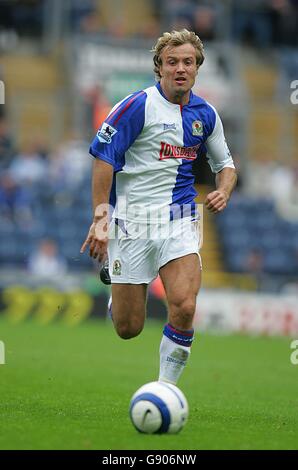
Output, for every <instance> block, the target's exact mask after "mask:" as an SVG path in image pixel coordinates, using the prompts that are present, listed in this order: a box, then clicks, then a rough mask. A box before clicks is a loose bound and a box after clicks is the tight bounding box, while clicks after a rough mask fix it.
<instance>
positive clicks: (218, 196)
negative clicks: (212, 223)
mask: <svg viewBox="0 0 298 470" xmlns="http://www.w3.org/2000/svg"><path fill="white" fill-rule="evenodd" d="M227 202H228V196H227V194H226V193H225V192H224V191H219V190H216V191H212V193H209V194H208V195H207V197H206V199H205V206H206V208H207V209H208V211H210V212H212V213H213V214H217V213H218V212H221V211H223V210H224V209H225V208H226V207H227Z"/></svg>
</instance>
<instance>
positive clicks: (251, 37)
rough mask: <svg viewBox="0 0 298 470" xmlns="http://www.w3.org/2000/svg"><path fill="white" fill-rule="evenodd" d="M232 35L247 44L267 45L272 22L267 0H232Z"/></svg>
mask: <svg viewBox="0 0 298 470" xmlns="http://www.w3.org/2000/svg"><path fill="white" fill-rule="evenodd" d="M232 36H233V39H234V40H236V41H241V42H243V43H244V44H247V45H249V46H254V47H258V48H264V47H269V46H270V45H271V43H272V22H271V17H270V5H269V2H268V0H249V1H247V0H233V1H232Z"/></svg>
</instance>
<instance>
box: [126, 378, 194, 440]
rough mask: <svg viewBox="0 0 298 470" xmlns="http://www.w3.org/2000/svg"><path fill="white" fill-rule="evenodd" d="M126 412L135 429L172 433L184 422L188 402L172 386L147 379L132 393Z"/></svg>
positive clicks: (179, 391) (151, 432)
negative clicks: (148, 381)
mask: <svg viewBox="0 0 298 470" xmlns="http://www.w3.org/2000/svg"><path fill="white" fill-rule="evenodd" d="M129 414H130V419H131V421H132V423H133V425H134V427H135V428H136V429H137V430H138V431H139V432H142V433H147V434H164V433H169V434H175V433H177V432H179V431H181V429H182V428H183V426H184V425H185V423H186V420H187V418H188V403H187V400H186V398H185V396H184V394H183V393H182V392H181V390H180V389H179V388H178V387H177V386H176V385H172V384H170V383H165V382H150V383H147V384H145V385H143V386H142V387H141V388H139V389H138V390H137V391H136V392H135V394H134V395H133V396H132V398H131V401H130V406H129Z"/></svg>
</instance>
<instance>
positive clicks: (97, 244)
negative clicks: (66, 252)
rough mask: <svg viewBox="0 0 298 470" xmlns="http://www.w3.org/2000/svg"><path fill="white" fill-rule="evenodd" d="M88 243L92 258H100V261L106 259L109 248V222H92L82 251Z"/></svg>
mask: <svg viewBox="0 0 298 470" xmlns="http://www.w3.org/2000/svg"><path fill="white" fill-rule="evenodd" d="M88 245H89V255H90V256H91V258H94V259H96V258H98V261H104V260H105V258H106V257H107V249H108V236H107V224H104V225H103V224H101V223H100V222H93V223H92V225H91V227H90V229H89V233H88V235H87V237H86V240H85V241H84V243H83V245H82V246H81V250H80V253H84V251H85V249H86V248H87V246H88Z"/></svg>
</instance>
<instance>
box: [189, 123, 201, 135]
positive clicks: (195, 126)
mask: <svg viewBox="0 0 298 470" xmlns="http://www.w3.org/2000/svg"><path fill="white" fill-rule="evenodd" d="M192 135H196V136H202V135H203V124H202V122H201V121H194V122H193V123H192Z"/></svg>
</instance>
